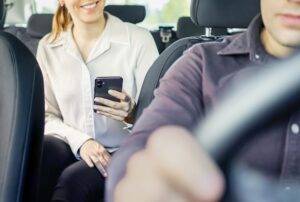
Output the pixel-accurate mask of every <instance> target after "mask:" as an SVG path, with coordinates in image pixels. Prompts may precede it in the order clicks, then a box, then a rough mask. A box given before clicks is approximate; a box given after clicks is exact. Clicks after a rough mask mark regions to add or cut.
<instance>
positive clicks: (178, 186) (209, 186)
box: [114, 127, 224, 202]
mask: <svg viewBox="0 0 300 202" xmlns="http://www.w3.org/2000/svg"><path fill="white" fill-rule="evenodd" d="M223 190H224V179H223V176H222V174H221V172H220V170H219V169H218V168H217V167H216V165H215V164H214V162H213V161H212V160H211V159H210V158H209V157H208V156H207V154H206V153H205V152H204V151H203V150H202V149H201V148H200V146H199V144H198V143H197V141H196V139H194V138H193V137H192V136H191V134H190V133H189V132H188V131H186V130H184V129H182V128H179V127H166V128H162V129H159V130H158V131H156V132H155V133H154V134H153V135H152V136H151V137H150V139H149V140H148V143H147V146H146V148H145V150H142V151H140V152H138V153H136V154H135V155H133V156H132V157H131V159H130V160H129V162H128V164H127V172H126V175H125V176H124V178H123V179H122V180H121V181H120V182H119V184H118V185H117V187H116V190H115V193H114V199H115V201H116V202H122V201H130V202H141V201H143V202H165V201H168V202H196V201H197V202H213V201H214V202H215V201H218V200H219V199H220V198H221V196H222V194H223Z"/></svg>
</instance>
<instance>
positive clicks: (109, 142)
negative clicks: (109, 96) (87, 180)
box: [37, 14, 158, 156]
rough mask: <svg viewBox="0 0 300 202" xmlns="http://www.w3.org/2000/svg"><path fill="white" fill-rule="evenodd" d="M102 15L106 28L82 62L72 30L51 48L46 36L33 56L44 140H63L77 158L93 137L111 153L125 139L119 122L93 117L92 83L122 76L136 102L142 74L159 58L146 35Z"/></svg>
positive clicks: (125, 132)
mask: <svg viewBox="0 0 300 202" xmlns="http://www.w3.org/2000/svg"><path fill="white" fill-rule="evenodd" d="M107 16H108V18H107V23H106V27H105V29H104V31H103V33H102V35H101V37H100V38H99V40H98V42H97V43H95V45H94V48H93V49H92V51H91V53H90V54H89V56H88V59H87V61H86V62H84V61H83V59H82V57H81V55H80V53H79V51H78V48H77V46H76V44H75V42H74V39H73V36H72V32H71V28H70V29H68V31H66V32H63V33H62V34H61V35H60V36H59V37H58V39H57V40H56V41H55V42H52V43H50V42H49V40H48V38H49V35H47V36H45V37H44V38H43V39H42V40H41V41H40V43H39V47H38V51H37V60H38V62H39V65H40V67H41V70H42V72H43V76H44V88H45V110H46V115H45V116H46V120H45V135H55V136H57V137H59V138H61V139H62V140H64V141H65V142H66V143H68V144H69V145H70V147H71V149H72V151H73V153H74V154H75V155H76V156H77V155H78V153H77V152H78V149H79V148H80V147H81V146H82V144H83V143H84V142H85V141H87V140H88V139H91V138H94V139H96V140H98V141H99V142H100V143H101V144H103V145H104V146H105V147H106V148H108V149H114V148H117V147H118V146H119V145H120V143H121V142H122V141H123V139H124V138H125V137H126V136H127V135H128V132H127V131H126V130H124V129H123V128H124V124H123V123H121V122H119V121H115V120H112V119H109V118H107V117H105V116H102V115H99V114H96V113H94V111H93V103H94V101H93V98H94V80H95V78H96V77H98V76H99V77H100V76H121V77H122V78H123V90H125V91H126V92H127V93H128V94H129V95H131V97H133V98H134V99H135V100H136V101H137V100H138V96H139V93H140V90H141V86H142V83H143V81H144V78H145V75H146V73H147V71H148V69H149V68H150V66H151V65H152V64H153V62H154V61H155V59H156V58H157V57H158V51H157V48H156V45H155V42H154V40H153V38H152V36H151V34H150V33H149V32H148V31H147V30H145V29H143V28H140V27H138V26H136V25H133V24H130V23H125V22H122V21H121V20H120V19H119V18H117V17H114V16H112V15H110V14H107Z"/></svg>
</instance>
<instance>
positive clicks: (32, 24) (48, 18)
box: [27, 14, 53, 38]
mask: <svg viewBox="0 0 300 202" xmlns="http://www.w3.org/2000/svg"><path fill="white" fill-rule="evenodd" d="M52 19H53V14H33V15H32V16H30V18H29V20H28V23H27V33H28V34H29V35H30V36H31V37H34V38H42V37H43V36H45V35H46V34H48V33H49V32H51V29H52Z"/></svg>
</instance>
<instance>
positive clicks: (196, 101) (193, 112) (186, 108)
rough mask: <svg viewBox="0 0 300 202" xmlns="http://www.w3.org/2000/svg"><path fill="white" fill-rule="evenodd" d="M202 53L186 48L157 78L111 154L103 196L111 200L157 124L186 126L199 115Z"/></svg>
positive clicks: (193, 124) (161, 125) (201, 114)
mask: <svg viewBox="0 0 300 202" xmlns="http://www.w3.org/2000/svg"><path fill="white" fill-rule="evenodd" d="M202 66H203V62H202V54H201V53H199V51H198V50H197V51H194V49H193V48H192V49H190V50H188V51H187V52H186V53H185V54H184V56H182V57H181V58H180V59H179V60H177V61H176V62H175V63H174V64H173V66H172V67H171V68H170V70H169V71H168V72H167V73H166V75H165V76H164V77H163V78H162V80H161V81H160V86H159V88H158V89H157V90H156V91H155V98H154V100H153V102H152V103H151V104H150V106H149V107H148V108H147V109H145V110H144V112H143V114H142V116H141V117H140V119H139V120H138V121H137V123H136V125H135V126H134V128H133V134H132V135H131V136H130V137H129V138H128V139H127V141H126V142H125V143H124V144H123V145H122V147H121V148H120V150H119V151H118V152H117V153H116V154H115V155H114V156H113V160H112V162H111V164H110V167H109V175H108V176H109V177H108V180H107V184H106V194H105V195H106V200H107V201H108V202H112V201H113V194H114V190H115V187H116V185H117V184H118V182H119V181H120V180H121V179H122V177H123V176H124V175H125V173H126V164H127V161H128V160H129V159H130V157H131V156H132V155H133V154H134V153H136V152H138V151H139V150H142V149H144V147H145V144H146V143H147V140H148V138H149V137H150V136H151V134H152V133H153V132H154V131H155V130H156V129H158V128H160V127H163V126H167V125H177V126H181V127H184V128H187V129H189V130H193V128H194V127H195V126H196V124H197V123H198V121H199V119H200V118H201V117H203V114H204V109H203V104H202V100H203V98H202V97H203V95H202V77H203V76H202V68H201V67H202Z"/></svg>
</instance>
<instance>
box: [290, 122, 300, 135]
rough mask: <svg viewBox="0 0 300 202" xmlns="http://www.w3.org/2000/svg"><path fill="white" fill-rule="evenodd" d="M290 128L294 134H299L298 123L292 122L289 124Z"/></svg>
mask: <svg viewBox="0 0 300 202" xmlns="http://www.w3.org/2000/svg"><path fill="white" fill-rule="evenodd" d="M291 130H292V133H294V134H295V135H297V134H299V132H300V128H299V125H298V124H296V123H293V124H292V126H291Z"/></svg>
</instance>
